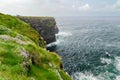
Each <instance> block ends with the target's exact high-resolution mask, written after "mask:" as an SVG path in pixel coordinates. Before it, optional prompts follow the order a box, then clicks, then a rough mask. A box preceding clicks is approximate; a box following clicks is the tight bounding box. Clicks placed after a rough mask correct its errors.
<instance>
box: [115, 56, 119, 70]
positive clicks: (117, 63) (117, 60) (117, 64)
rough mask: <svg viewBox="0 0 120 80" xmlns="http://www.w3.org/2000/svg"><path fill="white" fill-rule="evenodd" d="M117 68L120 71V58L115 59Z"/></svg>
mask: <svg viewBox="0 0 120 80" xmlns="http://www.w3.org/2000/svg"><path fill="white" fill-rule="evenodd" d="M114 65H115V67H116V69H117V70H119V71H120V57H115V64H114Z"/></svg>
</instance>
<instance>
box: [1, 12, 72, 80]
mask: <svg viewBox="0 0 120 80" xmlns="http://www.w3.org/2000/svg"><path fill="white" fill-rule="evenodd" d="M39 38H40V36H39V35H38V33H37V32H36V31H35V30H34V29H33V28H31V27H30V26H29V25H28V24H27V23H24V22H22V21H20V20H19V19H17V18H15V17H12V16H10V15H3V14H0V80H71V78H70V77H69V76H68V75H67V74H66V73H65V72H64V71H63V70H62V69H61V68H60V65H61V59H60V57H59V56H58V55H57V54H55V53H52V52H49V51H47V50H46V49H44V48H42V47H43V46H45V45H43V44H44V41H43V40H42V39H41V40H39ZM39 41H41V43H43V44H42V45H43V46H42V47H40V46H39V45H37V43H38V42H39Z"/></svg>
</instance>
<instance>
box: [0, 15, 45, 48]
mask: <svg viewBox="0 0 120 80" xmlns="http://www.w3.org/2000/svg"><path fill="white" fill-rule="evenodd" d="M0 25H3V26H6V27H8V28H10V29H12V30H13V31H16V32H18V33H20V34H22V35H25V36H27V37H29V38H30V39H31V40H33V41H34V42H35V43H36V44H39V43H40V42H44V41H43V40H42V38H41V37H40V35H39V34H38V33H37V31H35V30H34V29H33V28H32V27H30V25H29V24H27V23H25V22H23V21H21V20H19V19H18V18H16V17H13V16H10V15H4V14H0ZM41 47H45V44H44V45H42V46H41Z"/></svg>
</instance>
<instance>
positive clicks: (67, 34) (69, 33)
mask: <svg viewBox="0 0 120 80" xmlns="http://www.w3.org/2000/svg"><path fill="white" fill-rule="evenodd" d="M71 35H72V33H71V32H59V33H58V34H56V36H71Z"/></svg>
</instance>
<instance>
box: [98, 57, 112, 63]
mask: <svg viewBox="0 0 120 80" xmlns="http://www.w3.org/2000/svg"><path fill="white" fill-rule="evenodd" d="M100 59H101V63H107V64H110V63H112V60H111V59H107V58H100Z"/></svg>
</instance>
